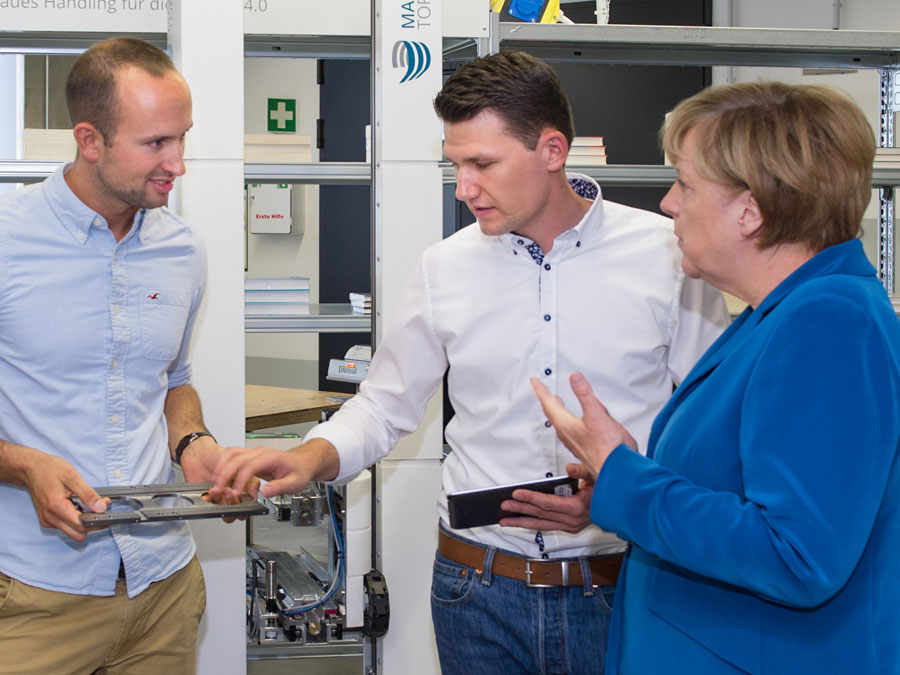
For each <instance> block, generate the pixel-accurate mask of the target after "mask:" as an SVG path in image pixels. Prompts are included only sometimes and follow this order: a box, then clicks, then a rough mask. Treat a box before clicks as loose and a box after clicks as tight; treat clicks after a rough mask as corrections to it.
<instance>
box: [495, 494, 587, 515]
mask: <svg viewBox="0 0 900 675" xmlns="http://www.w3.org/2000/svg"><path fill="white" fill-rule="evenodd" d="M512 496H513V499H512V501H505V502H503V503H504V504H515V503H516V502H517V501H518V502H524V503H526V504H533V505H534V506H536V507H537V508H539V509H541V510H542V511H545V512H546V511H552V512H555V513H565V514H570V513H572V512H573V508H572V504H570V503H569V502H570V501H571V499H572V498H571V497H560V496H557V495H551V494H547V493H546V492H537V491H536V490H515V491H514V492H513V493H512ZM503 508H505V507H503Z"/></svg>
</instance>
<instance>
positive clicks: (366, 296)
mask: <svg viewBox="0 0 900 675" xmlns="http://www.w3.org/2000/svg"><path fill="white" fill-rule="evenodd" d="M350 312H351V313H353V314H371V313H372V294H371V293H351V294H350Z"/></svg>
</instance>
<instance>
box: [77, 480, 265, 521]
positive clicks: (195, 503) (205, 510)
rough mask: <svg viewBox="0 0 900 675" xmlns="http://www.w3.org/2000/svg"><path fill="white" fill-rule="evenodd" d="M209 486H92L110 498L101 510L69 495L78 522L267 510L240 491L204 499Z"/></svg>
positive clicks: (232, 514) (235, 514)
mask: <svg viewBox="0 0 900 675" xmlns="http://www.w3.org/2000/svg"><path fill="white" fill-rule="evenodd" d="M211 487H212V483H162V484H159V485H133V486H122V487H101V488H94V489H95V490H96V491H97V494H99V495H100V496H101V497H109V499H110V503H109V505H108V506H107V508H106V511H105V512H103V513H94V512H93V511H91V510H90V509H88V508H87V507H86V506H85V505H84V503H83V502H82V501H81V500H80V499H79V498H78V497H75V496H72V497H70V498H69V499H70V500H71V501H72V503H73V504H75V506H76V507H78V509H80V510H81V511H82V512H83V513H82V514H81V522H82V523H84V524H85V525H92V526H93V525H119V524H123V523H148V522H154V521H160V520H192V519H196V518H219V517H222V516H225V517H229V518H236V517H239V516H257V515H261V514H265V513H268V512H269V509H268V507H266V506H264V505H263V504H260V503H259V502H258V501H256V500H255V499H253V498H252V497H251V496H250V495H248V494H242V495H241V501H240V503H238V504H227V505H226V504H214V503H212V502H209V501H206V500H205V499H204V498H203V497H204V496H205V495H207V494H208V493H209V489H210V488H211Z"/></svg>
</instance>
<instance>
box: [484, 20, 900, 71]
mask: <svg viewBox="0 0 900 675" xmlns="http://www.w3.org/2000/svg"><path fill="white" fill-rule="evenodd" d="M498 32H499V40H500V44H501V45H502V46H503V47H506V48H508V49H512V48H515V49H521V50H524V51H527V52H530V53H532V54H534V55H535V56H538V57H540V58H543V59H546V60H548V61H577V62H579V63H627V64H643V65H650V64H653V65H681V66H684V65H694V66H788V67H805V68H815V67H818V68H896V67H898V66H900V32H893V31H892V32H888V31H860V30H820V29H815V30H814V29H793V28H792V29H770V28H723V27H709V26H631V25H621V24H620V25H615V24H614V25H606V26H596V25H589V24H574V25H566V24H529V23H500V24H499V29H498Z"/></svg>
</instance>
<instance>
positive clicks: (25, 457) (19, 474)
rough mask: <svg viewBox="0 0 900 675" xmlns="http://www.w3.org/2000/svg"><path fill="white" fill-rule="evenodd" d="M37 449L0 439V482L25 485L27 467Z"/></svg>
mask: <svg viewBox="0 0 900 675" xmlns="http://www.w3.org/2000/svg"><path fill="white" fill-rule="evenodd" d="M37 452H38V451H37V450H34V449H33V448H26V447H25V446H24V445H16V444H14V443H9V442H7V441H3V440H0V483H11V484H12V485H20V486H25V485H26V484H27V480H26V476H27V472H28V467H29V466H30V465H31V464H32V463H33V460H34V458H35V456H36V453H37Z"/></svg>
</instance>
